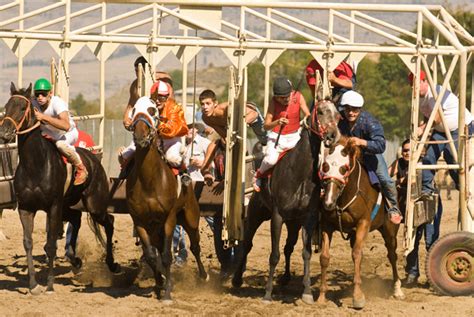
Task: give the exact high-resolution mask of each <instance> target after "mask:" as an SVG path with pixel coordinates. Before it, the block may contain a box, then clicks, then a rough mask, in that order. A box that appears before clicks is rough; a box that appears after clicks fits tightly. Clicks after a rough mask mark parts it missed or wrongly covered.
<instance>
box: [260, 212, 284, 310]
mask: <svg viewBox="0 0 474 317" xmlns="http://www.w3.org/2000/svg"><path fill="white" fill-rule="evenodd" d="M282 225H283V219H282V218H281V216H280V214H279V213H278V211H277V210H274V211H273V214H272V221H271V230H272V252H271V253H270V259H269V264H270V272H269V275H268V281H267V286H266V288H265V296H264V297H263V300H264V301H271V300H272V291H273V276H274V275H275V268H276V266H277V264H278V262H279V261H280V236H281V227H282Z"/></svg>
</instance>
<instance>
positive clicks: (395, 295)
mask: <svg viewBox="0 0 474 317" xmlns="http://www.w3.org/2000/svg"><path fill="white" fill-rule="evenodd" d="M393 298H395V299H397V300H404V299H405V294H403V293H399V294H393Z"/></svg>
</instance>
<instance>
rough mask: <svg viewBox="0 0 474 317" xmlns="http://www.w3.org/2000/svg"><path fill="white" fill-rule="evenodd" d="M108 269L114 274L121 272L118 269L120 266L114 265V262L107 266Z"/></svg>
mask: <svg viewBox="0 0 474 317" xmlns="http://www.w3.org/2000/svg"><path fill="white" fill-rule="evenodd" d="M108 267H109V270H110V272H112V273H114V274H117V273H120V271H121V270H122V269H121V267H120V264H118V263H115V262H114V263H112V264H108Z"/></svg>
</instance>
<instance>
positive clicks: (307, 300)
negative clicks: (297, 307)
mask: <svg viewBox="0 0 474 317" xmlns="http://www.w3.org/2000/svg"><path fill="white" fill-rule="evenodd" d="M301 300H302V301H303V303H305V304H308V305H313V304H314V299H313V295H311V294H303V296H302V297H301Z"/></svg>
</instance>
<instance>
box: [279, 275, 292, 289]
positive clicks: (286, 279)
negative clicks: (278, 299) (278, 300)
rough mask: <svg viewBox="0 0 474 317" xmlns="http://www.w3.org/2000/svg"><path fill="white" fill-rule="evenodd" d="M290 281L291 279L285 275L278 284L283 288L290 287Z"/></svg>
mask: <svg viewBox="0 0 474 317" xmlns="http://www.w3.org/2000/svg"><path fill="white" fill-rule="evenodd" d="M290 280H291V277H290V276H289V275H286V274H284V275H282V276H281V277H280V279H279V280H278V284H280V285H282V286H286V285H288V283H290Z"/></svg>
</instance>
